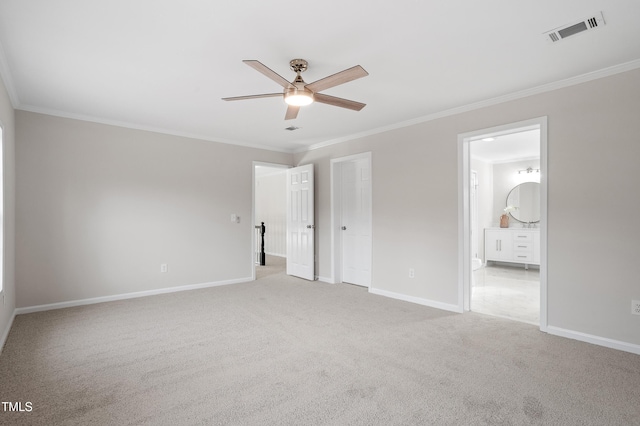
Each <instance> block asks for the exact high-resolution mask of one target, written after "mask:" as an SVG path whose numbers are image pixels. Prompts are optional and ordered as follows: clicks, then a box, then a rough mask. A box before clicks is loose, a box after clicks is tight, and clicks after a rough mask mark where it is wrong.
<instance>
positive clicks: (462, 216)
mask: <svg viewBox="0 0 640 426" xmlns="http://www.w3.org/2000/svg"><path fill="white" fill-rule="evenodd" d="M531 127H535V128H539V129H540V213H541V215H540V245H541V249H540V331H545V332H546V331H547V326H548V322H547V321H548V319H547V316H548V313H547V304H548V300H547V294H548V292H547V192H548V179H547V175H548V170H547V155H548V154H547V152H548V150H547V143H548V136H547V128H548V126H547V117H546V116H544V117H537V118H532V119H529V120H524V121H519V122H515V123H509V124H505V125H502V126H497V127H491V128H488V129H481V130H476V131H473V132H469V133H462V134H459V135H458V305H459V308H460V309H462V310H463V311H468V310H469V308H470V293H471V276H470V274H471V266H470V262H471V241H470V237H469V168H470V155H469V151H470V150H469V143H470V142H471V141H473V140H477V139H478V138H479V137H481V136H482V137H484V136H494V135H500V134H506V133H509V132H510V130H522V129H523V128H531Z"/></svg>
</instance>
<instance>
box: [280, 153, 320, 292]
mask: <svg viewBox="0 0 640 426" xmlns="http://www.w3.org/2000/svg"><path fill="white" fill-rule="evenodd" d="M313 197H314V195H313V164H308V165H306V166H300V167H295V168H292V169H287V275H294V276H296V277H300V278H304V279H306V280H314V279H315V275H314V274H315V270H314V260H315V252H314V250H315V238H314V236H315V225H314V210H313Z"/></svg>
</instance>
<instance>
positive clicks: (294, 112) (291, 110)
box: [284, 105, 300, 120]
mask: <svg viewBox="0 0 640 426" xmlns="http://www.w3.org/2000/svg"><path fill="white" fill-rule="evenodd" d="M298 111H300V107H299V106H294V105H289V106H288V107H287V113H286V114H285V116H284V119H285V120H293V119H294V118H296V117H297V116H298Z"/></svg>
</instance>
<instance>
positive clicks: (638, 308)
mask: <svg viewBox="0 0 640 426" xmlns="http://www.w3.org/2000/svg"><path fill="white" fill-rule="evenodd" d="M631 313H632V314H633V315H640V300H632V301H631Z"/></svg>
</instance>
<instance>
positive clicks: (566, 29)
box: [544, 12, 605, 43]
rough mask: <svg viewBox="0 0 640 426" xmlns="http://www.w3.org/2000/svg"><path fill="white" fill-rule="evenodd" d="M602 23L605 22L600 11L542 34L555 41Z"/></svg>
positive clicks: (591, 28) (593, 28) (594, 27)
mask: <svg viewBox="0 0 640 426" xmlns="http://www.w3.org/2000/svg"><path fill="white" fill-rule="evenodd" d="M604 24H605V22H604V17H603V16H602V12H598V13H596V14H595V15H593V16H590V17H588V18H586V19H583V20H582V21H578V22H573V23H571V24H568V25H564V26H562V27H560V28H556V29H555V30H551V31H547V32H546V33H544V36H545V38H546V39H547V40H548V41H550V42H553V43H555V42H556V41H560V40H563V39H565V38H567V37H571V36H572V35H576V34H579V33H581V32H583V31H587V30H595V29H596V28H598V27H601V26H603V25H604Z"/></svg>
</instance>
